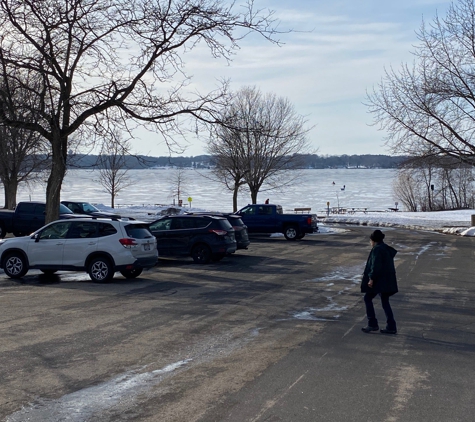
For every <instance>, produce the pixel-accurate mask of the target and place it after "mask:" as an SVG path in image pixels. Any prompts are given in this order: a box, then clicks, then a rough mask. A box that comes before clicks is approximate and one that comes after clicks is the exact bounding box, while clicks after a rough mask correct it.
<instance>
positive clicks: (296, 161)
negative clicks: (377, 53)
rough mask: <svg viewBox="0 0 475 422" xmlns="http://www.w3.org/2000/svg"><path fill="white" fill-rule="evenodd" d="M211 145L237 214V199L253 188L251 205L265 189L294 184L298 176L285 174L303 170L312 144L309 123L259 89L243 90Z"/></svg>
mask: <svg viewBox="0 0 475 422" xmlns="http://www.w3.org/2000/svg"><path fill="white" fill-rule="evenodd" d="M221 120H222V124H221V125H220V126H218V127H217V129H216V131H215V132H214V134H213V136H212V139H211V140H210V142H209V144H208V152H209V154H211V155H212V156H213V159H214V164H215V169H214V170H213V171H214V173H215V174H216V175H217V176H218V178H220V180H221V181H222V182H223V183H224V184H225V185H226V186H227V187H228V189H230V190H232V191H233V209H234V211H236V209H237V193H238V190H239V189H240V188H241V186H243V185H244V184H245V185H247V186H248V187H249V190H250V193H251V200H252V203H253V204H255V203H256V202H257V195H258V193H259V191H260V189H261V188H262V186H263V184H264V183H266V185H267V186H269V188H270V189H275V188H282V187H283V186H287V185H290V184H291V183H293V182H294V180H295V177H296V176H298V175H297V174H294V175H293V176H289V172H285V174H284V171H285V170H290V169H296V168H300V167H301V165H302V163H303V160H302V158H303V154H307V153H308V148H309V144H308V141H307V138H306V135H307V133H308V131H309V130H310V129H309V128H305V124H306V121H305V119H304V118H303V117H302V116H299V115H298V114H297V113H296V112H295V110H294V107H293V105H292V104H291V103H290V101H289V100H288V99H286V98H282V97H277V96H276V95H274V94H262V93H261V91H260V90H258V89H257V88H255V87H244V88H242V89H241V90H240V91H238V92H237V93H236V94H235V96H234V97H233V101H232V103H231V105H230V106H229V107H227V108H226V109H225V110H224V112H223V117H222V119H221Z"/></svg>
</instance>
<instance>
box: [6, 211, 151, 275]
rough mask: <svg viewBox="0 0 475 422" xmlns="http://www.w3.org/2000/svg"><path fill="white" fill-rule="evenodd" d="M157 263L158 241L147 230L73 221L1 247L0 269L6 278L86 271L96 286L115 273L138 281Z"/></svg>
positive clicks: (125, 224)
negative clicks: (31, 273) (38, 272)
mask: <svg viewBox="0 0 475 422" xmlns="http://www.w3.org/2000/svg"><path fill="white" fill-rule="evenodd" d="M157 260H158V252H157V241H156V239H155V237H154V236H153V235H152V234H151V233H150V231H149V230H148V224H147V223H144V222H139V221H123V220H112V219H96V218H78V219H75V220H57V221H54V222H52V223H50V224H47V225H46V226H44V227H42V228H41V229H39V230H37V231H36V232H34V233H33V234H32V235H31V236H25V237H17V238H9V239H4V240H1V241H0V268H3V270H4V271H5V274H6V275H7V276H8V277H11V278H21V277H23V276H24V275H25V274H26V273H27V272H28V270H30V269H39V270H41V271H43V272H44V273H49V274H52V273H55V272H56V271H59V270H63V271H86V272H87V273H88V274H89V276H90V277H91V279H92V280H93V281H96V282H106V281H109V280H111V279H112V277H113V275H114V273H115V272H116V271H120V273H121V274H122V275H123V276H124V277H126V278H135V277H138V276H139V275H140V274H141V273H142V270H143V269H144V268H145V269H146V268H151V267H153V266H154V265H155V264H156V263H157Z"/></svg>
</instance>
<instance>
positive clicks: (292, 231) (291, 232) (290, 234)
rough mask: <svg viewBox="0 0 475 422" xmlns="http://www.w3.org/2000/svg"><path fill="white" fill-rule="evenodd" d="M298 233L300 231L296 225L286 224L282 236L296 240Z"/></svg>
mask: <svg viewBox="0 0 475 422" xmlns="http://www.w3.org/2000/svg"><path fill="white" fill-rule="evenodd" d="M299 235H300V233H299V230H298V228H297V227H296V226H287V227H286V228H285V229H284V236H285V238H286V239H287V240H297V239H298V236H299Z"/></svg>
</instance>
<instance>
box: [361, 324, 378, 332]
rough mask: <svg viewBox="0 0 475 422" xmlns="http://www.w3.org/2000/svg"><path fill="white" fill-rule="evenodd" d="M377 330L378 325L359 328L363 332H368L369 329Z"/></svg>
mask: <svg viewBox="0 0 475 422" xmlns="http://www.w3.org/2000/svg"><path fill="white" fill-rule="evenodd" d="M378 330H379V327H370V326H369V325H367V326H366V327H363V328H362V329H361V331H363V333H370V332H371V331H378Z"/></svg>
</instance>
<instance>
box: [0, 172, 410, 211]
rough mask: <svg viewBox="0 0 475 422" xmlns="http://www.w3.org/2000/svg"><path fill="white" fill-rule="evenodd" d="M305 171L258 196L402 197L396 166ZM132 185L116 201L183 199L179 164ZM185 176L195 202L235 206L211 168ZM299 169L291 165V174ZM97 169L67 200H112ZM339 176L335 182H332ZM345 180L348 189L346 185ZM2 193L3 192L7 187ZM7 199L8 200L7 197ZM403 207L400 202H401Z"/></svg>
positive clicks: (70, 189) (33, 193)
mask: <svg viewBox="0 0 475 422" xmlns="http://www.w3.org/2000/svg"><path fill="white" fill-rule="evenodd" d="M300 173H301V177H300V178H299V180H298V181H297V182H295V183H294V184H293V185H292V186H290V187H289V186H287V187H285V188H283V189H281V190H279V191H276V190H274V191H268V190H266V187H265V186H264V187H263V188H262V190H261V192H260V194H259V197H258V202H264V201H265V200H266V199H267V198H269V199H270V202H271V203H274V204H281V205H282V206H283V207H284V209H286V210H291V209H293V208H295V207H311V208H312V211H315V212H316V211H319V210H324V209H326V206H327V202H330V207H334V206H340V207H345V208H353V207H354V208H357V207H358V208H368V209H369V210H373V211H376V210H386V209H387V208H389V207H394V204H395V202H396V201H397V198H394V195H393V189H392V184H393V179H394V177H395V174H396V170H393V169H321V170H303V171H301V172H300ZM128 174H129V176H130V179H131V182H132V184H131V186H129V187H127V188H125V189H124V190H122V191H121V192H119V194H118V196H117V197H116V206H117V207H121V206H129V205H142V204H143V205H150V204H164V205H166V204H172V203H173V201H175V203H178V198H177V197H176V196H174V192H173V188H174V183H173V179H174V178H175V179H176V171H175V170H174V169H151V170H130V171H129V172H128ZM184 174H185V178H186V180H185V181H184V183H183V184H182V187H181V193H180V198H181V199H182V200H183V203H184V204H186V205H188V198H189V197H191V198H192V207H193V208H200V209H205V210H212V211H231V210H232V193H231V192H230V191H229V190H227V189H226V187H225V186H224V185H223V184H221V183H218V182H216V181H213V180H212V178H213V175H212V173H211V171H210V170H192V169H189V170H186V171H185V172H184ZM293 174H294V173H293V172H291V171H289V177H292V175H293ZM98 179H99V173H98V171H91V170H70V171H69V172H68V174H67V176H66V178H65V180H64V183H63V187H62V190H61V199H63V200H67V199H69V200H84V201H88V202H92V203H97V204H104V205H107V206H109V205H110V196H109V195H108V193H107V192H106V190H105V189H104V188H103V187H102V186H101V185H100V184H99V182H98ZM333 182H334V184H333ZM343 186H345V189H344V190H342V188H343ZM45 191H46V187H45V184H37V185H35V186H32V187H27V186H22V187H20V190H19V193H18V197H17V200H18V201H25V200H26V201H28V200H41V201H44V200H45ZM1 194H2V195H3V189H2V192H1ZM2 202H3V201H2ZM250 202H251V199H250V195H249V192H247V191H242V192H240V194H239V197H238V207H239V208H241V207H243V206H245V205H247V204H248V203H250ZM400 207H401V205H400Z"/></svg>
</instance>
